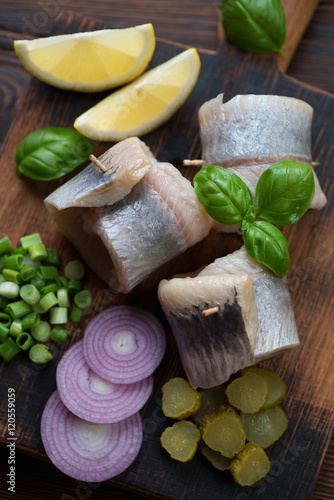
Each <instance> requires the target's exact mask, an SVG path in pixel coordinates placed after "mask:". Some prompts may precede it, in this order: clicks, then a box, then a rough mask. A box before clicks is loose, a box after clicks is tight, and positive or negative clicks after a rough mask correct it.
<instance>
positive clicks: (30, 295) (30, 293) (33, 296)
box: [0, 284, 41, 306]
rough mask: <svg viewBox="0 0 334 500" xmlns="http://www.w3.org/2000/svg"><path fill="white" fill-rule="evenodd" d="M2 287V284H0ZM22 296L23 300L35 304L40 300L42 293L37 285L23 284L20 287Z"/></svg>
mask: <svg viewBox="0 0 334 500" xmlns="http://www.w3.org/2000/svg"><path fill="white" fill-rule="evenodd" d="M0 287H1V285H0ZM20 297H21V299H22V300H24V301H25V302H26V303H27V304H29V305H31V306H32V305H34V304H37V302H39V300H40V298H41V294H40V293H39V291H38V289H37V288H36V287H35V285H30V284H28V285H23V286H22V287H21V288H20Z"/></svg>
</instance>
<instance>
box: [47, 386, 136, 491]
mask: <svg viewBox="0 0 334 500" xmlns="http://www.w3.org/2000/svg"><path fill="white" fill-rule="evenodd" d="M41 436H42V441H43V444H44V448H45V451H46V453H47V455H48V457H49V458H50V460H51V461H52V462H53V464H54V465H55V466H56V467H57V468H58V469H59V470H60V471H62V472H63V473H64V474H67V475H68V476H70V477H72V478H74V479H77V480H78V481H87V482H100V481H105V480H107V479H111V478H112V477H115V476H117V475H118V474H120V473H121V472H123V471H125V470H126V469H127V468H128V467H129V466H130V465H131V464H132V462H133V461H134V460H135V458H136V456H137V454H138V452H139V450H140V447H141V444H142V439H143V427H142V420H141V417H140V414H139V413H135V414H134V415H132V416H131V417H129V418H127V419H125V420H122V421H120V422H115V423H113V424H94V423H90V422H87V421H86V420H83V419H81V418H79V417H77V416H75V415H74V414H73V413H71V412H70V411H69V410H68V409H67V408H66V406H65V405H64V404H63V403H62V401H61V399H60V397H59V393H58V391H57V390H56V391H55V392H54V393H53V394H52V395H51V396H50V398H49V400H48V401H47V403H46V406H45V408H44V412H43V414H42V421H41Z"/></svg>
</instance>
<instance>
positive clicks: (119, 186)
mask: <svg viewBox="0 0 334 500" xmlns="http://www.w3.org/2000/svg"><path fill="white" fill-rule="evenodd" d="M99 161H100V163H101V164H102V165H103V166H104V168H105V169H106V170H105V172H103V171H101V170H100V168H99V167H98V166H96V164H95V163H93V162H92V163H90V164H89V165H88V166H87V167H86V168H85V169H84V170H82V172H80V173H79V174H77V175H76V176H75V177H73V178H72V179H70V180H69V181H68V182H66V184H64V185H63V186H61V187H60V188H58V189H56V190H55V191H54V192H53V193H52V194H51V195H50V196H49V197H48V198H46V200H45V203H46V205H47V206H49V205H53V206H55V207H57V209H58V210H64V209H65V208H69V207H101V206H104V205H113V204H114V203H116V201H119V200H121V199H122V198H124V196H126V195H127V194H129V193H130V191H131V189H132V187H133V186H134V185H135V184H137V182H139V181H140V179H141V178H142V177H144V175H145V174H146V173H147V172H148V171H149V169H150V168H151V167H152V164H153V163H154V162H155V161H156V160H155V158H154V156H153V154H152V152H151V151H150V149H149V148H148V147H147V146H146V144H145V143H144V142H143V141H141V140H140V139H138V137H130V138H128V139H125V140H124V141H121V142H119V143H118V144H116V145H115V146H113V147H111V148H109V149H108V150H107V151H106V152H105V153H103V155H101V156H100V157H99Z"/></svg>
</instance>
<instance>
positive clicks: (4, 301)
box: [0, 295, 11, 309]
mask: <svg viewBox="0 0 334 500" xmlns="http://www.w3.org/2000/svg"><path fill="white" fill-rule="evenodd" d="M10 301H11V299H8V298H7V297H2V296H1V295H0V309H5V308H6V307H7V305H8V304H9V303H10Z"/></svg>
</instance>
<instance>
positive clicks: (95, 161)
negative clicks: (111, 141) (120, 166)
mask: <svg viewBox="0 0 334 500" xmlns="http://www.w3.org/2000/svg"><path fill="white" fill-rule="evenodd" d="M89 159H90V161H92V162H93V163H95V165H96V166H97V167H99V169H100V170H101V171H102V172H103V173H104V172H106V171H107V170H108V169H107V167H105V166H104V165H103V163H101V162H100V160H98V159H97V158H96V156H94V155H89Z"/></svg>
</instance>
